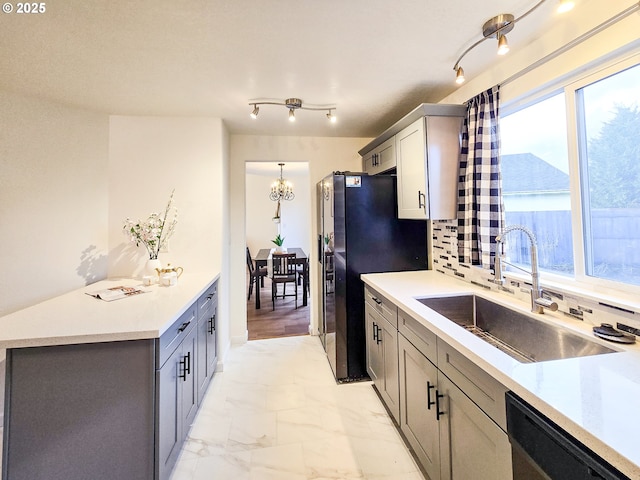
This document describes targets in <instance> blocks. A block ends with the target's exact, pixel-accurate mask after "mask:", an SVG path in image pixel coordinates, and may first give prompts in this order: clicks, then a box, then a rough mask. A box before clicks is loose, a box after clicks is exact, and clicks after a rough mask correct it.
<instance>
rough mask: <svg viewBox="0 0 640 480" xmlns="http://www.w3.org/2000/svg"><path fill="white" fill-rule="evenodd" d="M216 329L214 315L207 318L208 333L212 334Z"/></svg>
mask: <svg viewBox="0 0 640 480" xmlns="http://www.w3.org/2000/svg"><path fill="white" fill-rule="evenodd" d="M215 331H216V316H215V315H214V316H213V317H211V318H210V319H209V335H213V332H215Z"/></svg>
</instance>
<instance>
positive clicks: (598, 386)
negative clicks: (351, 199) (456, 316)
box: [362, 271, 640, 478]
mask: <svg viewBox="0 0 640 480" xmlns="http://www.w3.org/2000/svg"><path fill="white" fill-rule="evenodd" d="M362 279H363V281H364V282H365V283H366V284H368V285H370V286H371V287H372V288H374V289H375V290H376V291H378V293H380V294H382V295H384V296H386V297H388V298H389V300H391V301H393V302H394V303H395V304H396V305H398V307H399V308H401V309H402V310H404V311H406V312H407V313H408V314H410V315H411V316H413V317H414V318H416V320H419V321H421V322H422V323H423V324H424V325H425V326H426V327H428V328H429V329H430V330H431V331H432V332H433V333H435V334H436V335H438V336H439V337H440V338H442V339H443V340H444V341H445V342H447V343H448V344H450V345H451V346H452V347H454V348H455V349H456V350H458V351H459V352H460V353H462V354H464V355H466V356H467V357H468V358H469V359H471V360H472V361H474V362H475V363H476V364H478V365H479V366H480V367H482V368H483V369H484V370H486V371H487V372H488V373H489V374H491V375H492V376H493V377H494V378H496V380H498V381H499V382H501V383H502V384H503V385H504V386H505V387H507V388H508V389H510V390H512V391H513V392H515V393H516V394H517V395H519V396H520V397H521V398H523V399H524V400H526V401H527V402H528V403H530V404H531V405H532V406H533V407H535V408H536V409H538V410H539V411H540V412H541V413H543V414H544V415H546V416H547V417H548V418H550V419H551V420H553V421H554V422H555V423H557V424H558V425H559V426H561V427H562V428H564V429H565V430H566V431H567V432H569V433H570V434H572V435H573V436H574V437H576V438H577V439H578V440H580V441H581V442H582V443H584V444H585V445H586V446H587V447H589V448H591V449H592V450H594V451H595V452H596V453H598V454H599V455H600V456H601V457H603V458H604V459H605V460H607V461H608V462H609V463H611V464H612V465H614V466H615V467H616V468H618V469H619V470H620V471H621V472H623V473H624V474H625V475H627V476H629V477H630V478H640V445H639V444H638V442H637V439H638V435H640V415H638V405H639V401H640V345H638V344H635V345H633V346H629V347H627V346H623V345H620V344H615V343H613V342H607V341H605V340H601V339H598V338H596V337H595V336H593V332H592V326H591V325H588V324H585V323H584V322H582V321H579V320H574V319H572V318H570V317H567V316H565V315H563V314H561V313H554V312H551V313H547V312H545V314H544V315H536V314H532V313H530V312H529V305H526V304H524V303H523V302H520V301H518V300H514V299H512V298H511V297H509V296H507V295H502V294H500V293H496V292H493V291H489V290H486V289H483V288H480V287H477V286H475V285H473V284H470V283H468V282H464V281H462V280H457V279H455V278H453V277H449V276H446V275H442V274H441V273H438V272H435V271H419V272H396V273H377V274H367V275H362ZM463 293H474V294H476V295H479V296H482V297H485V298H487V299H490V300H493V301H495V302H497V303H501V304H503V305H505V306H508V307H510V308H514V309H516V310H519V311H520V312H522V313H525V314H528V315H530V316H532V317H533V318H536V319H537V320H540V321H545V322H552V323H555V324H561V325H563V326H564V327H566V328H568V329H570V330H572V331H574V332H577V333H579V334H581V335H585V336H588V337H589V338H590V339H592V340H594V341H596V342H598V343H601V344H603V345H606V346H607V347H609V348H612V349H615V350H620V352H617V353H612V354H605V355H594V356H589V357H580V358H573V359H567V360H554V361H547V362H538V363H531V364H522V363H519V362H518V361H516V360H514V359H513V358H511V357H509V356H508V355H507V354H505V353H503V352H501V351H499V350H498V349H496V348H494V347H492V346H490V345H489V344H487V343H486V342H484V341H483V340H481V339H479V338H477V337H476V336H475V335H473V334H472V333H470V332H467V331H465V330H464V329H462V328H460V327H459V326H457V325H456V324H454V323H453V322H451V321H449V320H447V319H446V318H444V317H443V316H441V315H440V314H438V313H436V312H435V311H433V310H431V309H430V308H428V307H427V306H426V305H423V304H422V303H420V302H419V301H417V300H416V299H415V297H418V298H424V297H437V296H443V295H459V294H463Z"/></svg>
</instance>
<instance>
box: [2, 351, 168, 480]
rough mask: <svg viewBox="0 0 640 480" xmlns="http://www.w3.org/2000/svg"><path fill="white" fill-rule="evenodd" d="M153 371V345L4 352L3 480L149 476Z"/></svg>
mask: <svg viewBox="0 0 640 480" xmlns="http://www.w3.org/2000/svg"><path fill="white" fill-rule="evenodd" d="M154 367H155V342H154V340H137V341H128V342H109V343H92V344H82V345H64V346H53V347H38V348H21V349H14V350H9V351H8V352H7V398H6V405H5V412H6V416H5V418H6V425H5V427H6V428H5V442H4V458H3V464H4V465H3V478H4V479H5V480H23V479H24V480H39V479H42V480H45V479H46V480H57V479H60V480H69V479H81V478H82V479H84V478H87V479H88V478H90V479H92V480H102V479H104V480H112V479H114V478H126V479H128V480H137V479H140V480H148V479H151V478H153V476H154V448H153V442H152V441H149V439H151V438H153V435H154V421H155V414H154V397H155V395H154V391H155V375H154V369H155V368H154ZM35 453H37V454H35Z"/></svg>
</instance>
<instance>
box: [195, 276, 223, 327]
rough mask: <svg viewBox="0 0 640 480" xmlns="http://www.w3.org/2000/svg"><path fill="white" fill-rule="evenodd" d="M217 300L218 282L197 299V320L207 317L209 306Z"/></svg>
mask: <svg viewBox="0 0 640 480" xmlns="http://www.w3.org/2000/svg"><path fill="white" fill-rule="evenodd" d="M217 300H218V282H214V283H213V285H211V286H210V287H209V288H207V290H206V292H204V293H203V294H202V295H201V296H200V298H199V299H198V319H201V318H204V317H205V316H207V315H208V312H209V309H210V308H211V305H213V304H214V303H215V302H216V301H217Z"/></svg>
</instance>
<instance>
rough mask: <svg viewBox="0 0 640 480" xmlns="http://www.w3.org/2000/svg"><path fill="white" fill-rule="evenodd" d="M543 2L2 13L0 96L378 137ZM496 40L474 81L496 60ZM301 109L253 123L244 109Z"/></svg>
mask: <svg viewBox="0 0 640 480" xmlns="http://www.w3.org/2000/svg"><path fill="white" fill-rule="evenodd" d="M535 3H536V1H535V0H482V1H478V0H446V1H442V0H438V1H436V0H394V1H389V0H270V1H265V0H231V1H229V0H227V1H223V0H171V1H170V0H138V1H135V2H133V1H125V0H102V1H99V0H93V1H87V0H64V1H62V0H56V1H49V2H46V9H47V10H46V12H45V13H42V14H30V15H26V14H23V15H19V14H16V13H15V12H14V13H12V14H4V15H0V45H2V50H1V52H2V53H1V54H0V89H4V90H8V91H11V92H16V93H21V94H25V95H30V96H36V97H39V98H43V99H49V100H53V101H56V102H61V103H64V104H69V105H73V106H78V107H81V108H86V109H91V110H96V111H99V112H104V113H108V114H121V115H167V116H212V117H219V118H222V119H223V120H224V121H225V123H226V125H227V126H228V128H229V131H230V132H231V133H232V134H255V135H301V136H341V137H374V136H376V135H378V134H380V133H381V132H382V131H383V130H385V129H386V128H387V127H388V126H389V125H390V124H391V123H393V122H395V121H396V120H398V119H399V118H401V117H402V116H403V115H404V114H406V113H408V112H409V111H410V110H411V109H413V108H414V107H415V106H417V105H418V104H419V103H422V102H437V101H439V100H441V99H442V98H444V97H445V96H446V95H447V94H449V93H451V92H452V91H453V90H454V89H455V88H456V85H455V83H454V81H453V80H454V72H453V69H452V68H453V65H454V63H455V61H456V59H457V58H458V57H459V56H460V54H461V53H462V52H463V51H464V50H465V49H466V48H467V47H468V46H470V45H471V44H473V43H474V42H475V41H476V40H478V39H480V38H482V36H481V35H482V32H481V30H482V25H483V23H484V22H485V21H486V20H487V19H489V18H491V17H493V16H495V15H497V14H499V13H512V14H514V15H516V17H517V16H519V15H521V14H522V13H524V12H525V11H527V10H528V9H529V8H530V7H531V6H532V5H534V4H535ZM556 5H557V0H548V1H547V2H546V3H545V4H543V5H542V6H541V7H540V8H539V9H537V10H536V11H535V12H534V13H533V14H531V15H530V16H529V17H527V18H526V19H524V20H523V21H522V22H520V23H518V24H517V25H516V26H515V28H514V30H513V32H511V33H510V34H509V43H510V44H511V47H512V49H516V48H518V46H519V45H520V46H522V45H525V44H526V43H527V42H530V41H531V40H532V39H533V38H534V37H536V36H539V35H540V34H541V32H543V31H544V30H545V28H546V27H547V26H548V25H549V24H550V22H552V21H553V18H554V9H555V6H556ZM495 50H496V44H495V42H494V41H487V42H484V43H483V44H482V45H481V46H479V47H478V48H477V49H475V50H473V51H472V52H471V53H469V54H468V55H467V56H466V57H465V60H464V62H463V66H464V69H465V72H466V74H467V77H468V78H470V77H473V75H474V73H476V74H478V73H480V72H481V71H482V70H483V69H486V68H490V67H492V66H494V65H495V64H496V62H499V61H500V58H501V57H498V56H497V55H496V54H495ZM289 97H298V98H301V99H302V100H303V101H304V102H305V103H310V104H334V105H336V107H337V109H336V111H335V112H334V113H335V115H336V116H337V117H338V122H337V123H335V124H330V123H329V122H328V121H327V119H326V117H325V113H326V112H314V111H304V110H303V111H298V112H296V117H297V119H298V120H297V122H295V123H291V122H288V121H287V110H286V109H285V107H281V106H268V105H267V106H263V107H262V108H261V109H260V115H259V116H258V119H257V120H252V119H251V118H249V113H250V112H251V107H250V106H249V105H248V103H249V101H250V100H252V99H258V98H279V99H282V100H284V99H285V98H289Z"/></svg>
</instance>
